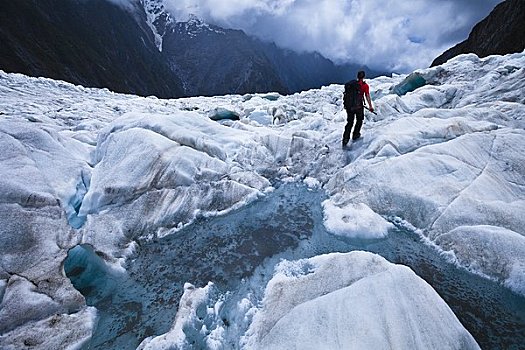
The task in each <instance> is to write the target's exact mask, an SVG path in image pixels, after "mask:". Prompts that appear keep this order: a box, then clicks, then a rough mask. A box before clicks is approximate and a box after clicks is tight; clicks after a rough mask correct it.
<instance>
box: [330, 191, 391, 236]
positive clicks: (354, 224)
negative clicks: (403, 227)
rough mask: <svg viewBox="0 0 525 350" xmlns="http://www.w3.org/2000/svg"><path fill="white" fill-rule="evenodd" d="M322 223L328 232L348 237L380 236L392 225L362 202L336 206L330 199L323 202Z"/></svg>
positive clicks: (385, 233) (384, 234)
mask: <svg viewBox="0 0 525 350" xmlns="http://www.w3.org/2000/svg"><path fill="white" fill-rule="evenodd" d="M322 204H323V210H324V225H325V227H326V229H327V230H328V231H329V232H332V233H333V234H336V235H339V236H345V237H350V238H382V237H385V236H386V235H387V234H388V229H390V228H392V227H393V226H394V225H392V224H391V223H389V222H388V221H386V220H385V219H383V218H382V217H381V216H380V215H379V214H377V213H375V212H374V211H373V210H372V209H370V208H369V207H368V206H367V205H366V204H364V203H356V204H347V205H345V206H342V207H340V206H337V205H335V204H334V203H333V202H332V201H331V200H329V199H328V200H326V201H324V202H323V203H322Z"/></svg>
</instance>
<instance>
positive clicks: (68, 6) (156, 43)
mask: <svg viewBox="0 0 525 350" xmlns="http://www.w3.org/2000/svg"><path fill="white" fill-rule="evenodd" d="M127 4H128V5H126V6H123V5H120V6H119V5H116V4H115V2H110V1H108V0H41V1H40V0H38V1H37V0H23V1H3V2H2V3H1V4H0V41H1V42H2V45H1V46H0V69H2V70H4V71H6V72H19V73H24V74H27V75H31V76H44V77H49V78H53V79H61V80H65V81H68V82H71V83H75V84H79V85H83V86H87V87H106V88H109V89H111V90H113V91H116V92H125V93H132V94H137V95H156V96H158V97H181V96H197V95H221V94H230V93H238V94H244V93H250V92H267V91H276V92H280V93H282V94H287V93H293V92H297V91H301V90H307V89H310V88H317V87H320V86H322V85H328V84H331V83H342V82H344V81H346V80H348V79H349V78H350V77H354V76H355V72H356V71H357V70H358V69H360V68H361V67H360V66H358V65H344V66H338V65H335V64H334V63H333V62H332V61H330V60H328V59H326V58H324V57H322V56H321V55H320V54H319V53H296V52H293V51H291V50H286V49H282V48H279V47H277V46H276V45H275V44H273V43H266V42H263V41H261V40H258V39H256V38H254V37H251V36H248V35H247V34H246V33H244V32H243V31H241V30H233V29H224V28H220V27H217V26H214V25H210V24H207V23H204V22H203V21H201V20H200V19H198V18H196V17H194V16H192V17H190V18H188V19H187V20H185V21H175V20H174V19H173V18H172V16H171V15H170V13H169V12H168V11H166V9H165V6H164V2H163V0H136V1H129V2H128V3H127ZM369 73H370V74H369V76H371V77H372V76H374V73H373V72H371V71H370V72H369Z"/></svg>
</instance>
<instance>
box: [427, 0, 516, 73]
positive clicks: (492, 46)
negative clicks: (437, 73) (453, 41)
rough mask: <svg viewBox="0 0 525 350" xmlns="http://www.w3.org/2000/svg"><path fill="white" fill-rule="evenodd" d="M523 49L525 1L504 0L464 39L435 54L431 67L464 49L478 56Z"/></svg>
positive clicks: (460, 52)
mask: <svg viewBox="0 0 525 350" xmlns="http://www.w3.org/2000/svg"><path fill="white" fill-rule="evenodd" d="M524 49H525V1H523V0H507V1H505V2H502V3H501V4H499V5H497V6H496V7H495V8H494V10H492V12H491V13H490V14H489V15H488V16H487V17H486V18H485V19H483V20H482V21H481V22H479V23H478V24H476V25H475V26H474V28H473V29H472V32H471V33H470V35H469V37H468V39H466V40H465V41H463V42H461V43H459V44H457V45H456V46H454V47H452V48H451V49H449V50H447V51H445V52H444V53H443V54H442V55H440V56H439V57H437V58H436V59H435V60H434V61H433V62H432V65H431V67H433V66H437V65H440V64H442V63H445V62H446V61H448V60H449V59H451V58H452V57H455V56H457V55H460V54H464V53H475V54H476V55H478V56H479V57H486V56H489V55H504V54H508V53H514V52H521V51H523V50H524Z"/></svg>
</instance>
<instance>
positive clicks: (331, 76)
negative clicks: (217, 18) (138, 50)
mask: <svg viewBox="0 0 525 350" xmlns="http://www.w3.org/2000/svg"><path fill="white" fill-rule="evenodd" d="M144 4H145V8H146V12H147V13H148V14H149V17H148V19H149V20H150V26H151V27H152V28H154V31H155V36H156V38H158V39H157V43H158V44H159V50H161V51H162V54H163V55H164V56H165V57H166V60H168V61H169V62H170V66H171V68H172V69H173V71H174V72H175V73H177V75H178V76H180V77H181V79H182V80H183V83H184V89H185V92H186V94H187V95H190V96H191V95H196V94H201V95H222V94H228V93H239V94H243V93H247V92H266V91H277V92H280V93H285V94H286V93H293V92H297V91H302V90H307V89H311V88H318V87H320V86H323V85H328V84H332V83H343V82H345V81H348V80H349V79H351V78H354V77H355V74H356V72H357V71H358V70H360V69H367V68H366V67H364V66H362V65H351V64H348V65H336V64H334V63H333V62H332V61H330V60H329V59H327V58H325V57H323V56H322V55H320V54H319V53H317V52H303V53H297V52H294V51H292V50H287V49H283V48H280V47H278V46H276V45H275V44H274V43H269V42H264V41H261V40H259V39H257V38H255V37H252V36H249V35H247V34H246V33H245V32H243V31H241V30H233V29H225V28H221V27H218V26H215V25H211V24H208V23H205V22H203V21H202V20H201V19H199V18H197V17H196V16H190V17H189V19H188V20H186V21H176V20H175V19H173V18H172V17H171V16H170V14H169V13H168V12H167V11H166V10H165V9H164V6H163V2H162V0H144ZM367 71H368V72H369V74H368V75H369V76H370V77H373V76H377V75H379V73H378V72H375V71H371V70H368V69H367Z"/></svg>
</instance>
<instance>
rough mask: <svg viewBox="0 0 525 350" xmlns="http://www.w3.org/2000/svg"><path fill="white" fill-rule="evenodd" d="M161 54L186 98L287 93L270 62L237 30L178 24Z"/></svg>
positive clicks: (194, 21)
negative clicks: (181, 81) (181, 82)
mask: <svg viewBox="0 0 525 350" xmlns="http://www.w3.org/2000/svg"><path fill="white" fill-rule="evenodd" d="M162 54H163V55H164V57H165V58H166V59H167V60H168V61H169V62H170V66H171V68H172V70H173V71H174V72H176V74H177V75H179V76H181V78H182V79H183V82H184V88H185V93H186V95H190V96H192V95H222V94H228V93H237V94H244V93H248V92H266V91H277V92H280V93H287V92H288V89H287V88H286V86H285V85H284V84H283V83H282V82H281V80H280V78H279V76H278V75H277V74H276V72H275V69H274V67H273V65H272V64H271V62H270V61H269V60H268V59H267V58H266V57H265V56H264V55H261V52H260V50H259V49H258V47H257V46H256V45H255V44H254V42H253V41H252V40H248V37H247V36H246V34H245V33H244V32H242V31H240V30H231V29H222V28H219V27H216V26H211V25H208V24H206V23H203V22H202V21H200V20H199V19H197V18H191V19H190V20H189V21H188V22H177V23H174V24H172V27H171V28H170V30H168V31H167V32H166V34H165V35H164V37H163V46H162Z"/></svg>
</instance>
